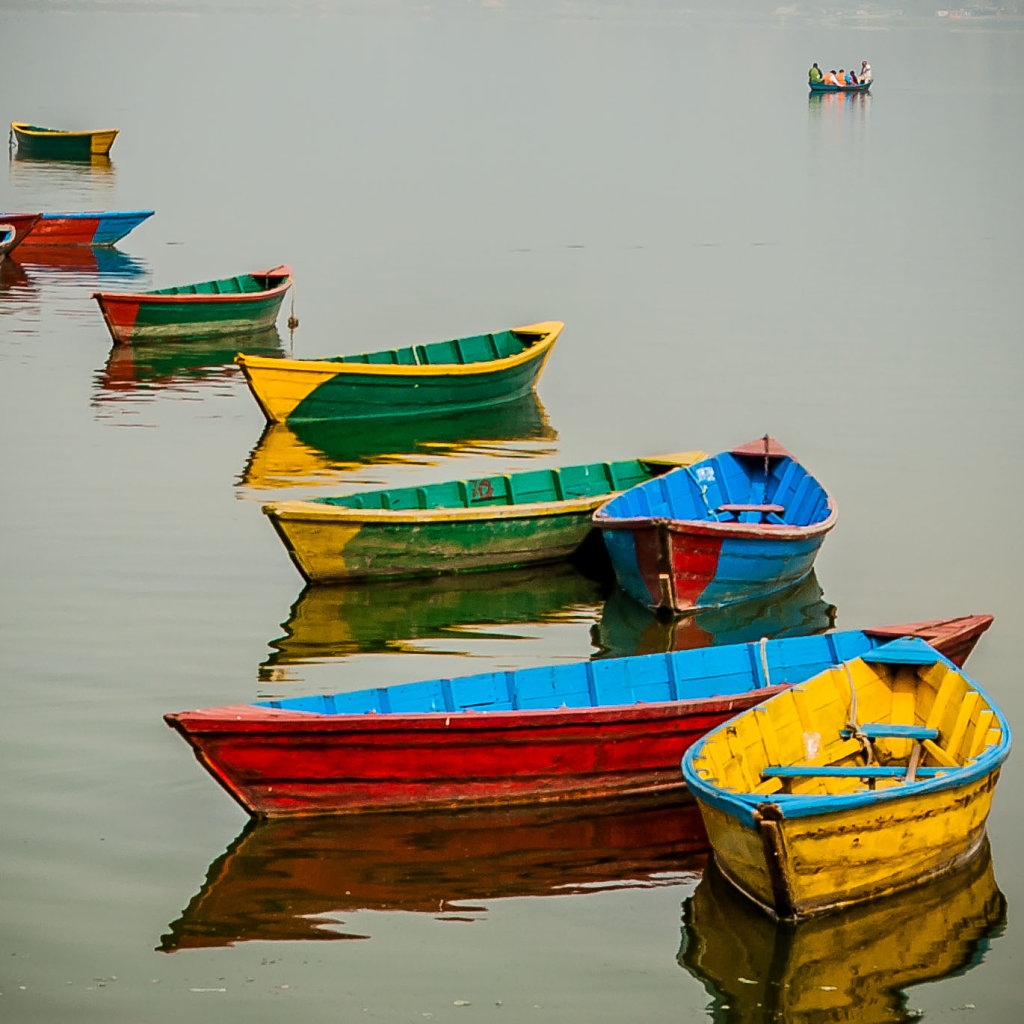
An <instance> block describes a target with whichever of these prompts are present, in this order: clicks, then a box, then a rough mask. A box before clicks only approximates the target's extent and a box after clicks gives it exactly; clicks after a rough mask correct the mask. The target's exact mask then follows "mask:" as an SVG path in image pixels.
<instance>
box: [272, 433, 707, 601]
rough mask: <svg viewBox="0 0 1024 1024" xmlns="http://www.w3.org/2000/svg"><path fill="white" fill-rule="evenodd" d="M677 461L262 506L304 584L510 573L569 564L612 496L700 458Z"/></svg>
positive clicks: (682, 455) (602, 465)
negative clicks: (597, 511) (548, 564)
mask: <svg viewBox="0 0 1024 1024" xmlns="http://www.w3.org/2000/svg"><path fill="white" fill-rule="evenodd" d="M704 457H705V456H704V453H703V452H698V451H690V452H679V453H675V454H671V455H659V456H656V457H651V458H645V459H627V460H622V461H618V462H592V463H586V464H583V465H576V466H563V467H561V468H554V469H538V470H526V471H523V472H518V473H509V474H506V475H503V476H486V477H479V478H477V479H470V480H451V481H446V482H444V483H436V484H427V485H426V486H423V487H395V488H384V489H381V490H373V491H361V492H359V493H355V494H344V495H339V496H336V497H324V498H313V499H310V500H309V501H283V502H272V503H270V504H268V505H264V506H263V511H264V513H265V514H266V515H267V516H268V518H269V519H270V521H271V523H273V525H274V528H275V529H276V530H277V532H278V535H279V536H280V537H281V540H282V541H283V542H284V546H285V547H286V548H287V550H288V554H289V555H290V556H291V559H292V561H293V562H294V563H295V566H296V568H297V569H298V570H299V572H300V573H302V575H303V576H304V577H305V578H306V579H307V580H309V581H310V582H311V583H340V582H349V581H353V580H366V579H401V578H403V577H413V576H438V575H442V574H444V573H453V572H475V571H480V570H486V569H513V568H516V567H518V566H522V565H532V564H536V563H538V562H554V561H558V560H560V559H563V558H569V557H570V556H572V555H573V554H574V553H575V552H576V551H577V550H578V549H579V548H580V546H581V545H582V544H583V542H584V541H585V540H586V539H587V537H588V536H589V535H590V532H591V530H592V529H593V524H592V522H591V517H592V515H593V512H594V509H596V508H597V507H598V506H600V505H602V504H603V503H604V502H606V501H607V500H608V499H609V498H610V497H611V496H612V495H614V494H617V493H618V492H620V491H623V490H625V489H626V488H627V487H633V486H634V485H636V484H638V483H642V482H643V481H645V480H649V479H650V478H651V477H653V476H657V475H659V474H661V473H664V472H667V471H668V470H670V469H674V468H676V467H678V466H688V465H690V464H692V463H694V462H697V461H699V460H700V459H702V458H704Z"/></svg>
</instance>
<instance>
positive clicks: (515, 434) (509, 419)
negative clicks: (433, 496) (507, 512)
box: [239, 349, 558, 489]
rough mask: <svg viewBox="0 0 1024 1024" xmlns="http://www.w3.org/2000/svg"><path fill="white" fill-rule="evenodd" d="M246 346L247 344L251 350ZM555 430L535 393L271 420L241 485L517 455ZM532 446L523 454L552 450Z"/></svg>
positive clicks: (286, 484) (291, 483) (286, 483)
mask: <svg viewBox="0 0 1024 1024" xmlns="http://www.w3.org/2000/svg"><path fill="white" fill-rule="evenodd" d="M247 351H248V349H247ZM557 437H558V434H557V433H556V432H555V430H554V429H553V428H552V427H551V425H550V424H549V423H548V418H547V414H546V413H545V411H544V407H543V406H542V405H541V403H540V400H539V399H538V398H537V396H536V395H535V394H532V393H531V394H529V395H525V396H524V397H523V398H521V399H519V400H518V401H515V402H509V403H508V404H506V405H499V406H495V407H494V408H492V409H482V410H478V411H475V412H466V413H459V414H457V415H448V416H444V417H436V418H431V417H425V418H422V419H420V418H411V419H402V420H392V421H390V422H389V421H387V420H366V421H361V420H345V421H332V420H315V421H309V422H297V423H290V424H287V425H286V424H283V423H274V424H269V425H268V426H267V428H266V429H265V430H264V431H263V435H262V436H261V437H260V439H259V442H258V443H257V445H256V447H255V448H254V449H253V450H252V453H251V454H250V456H249V461H248V462H247V463H246V466H245V469H244V470H243V471H242V475H241V477H240V479H239V483H241V484H243V485H245V486H247V487H253V488H268V489H272V488H281V487H293V486H295V485H296V484H301V483H310V482H314V483H315V482H318V479H317V478H324V477H328V478H330V479H331V481H332V482H336V480H337V474H338V472H339V471H350V470H353V469H364V468H366V465H367V464H368V463H382V464H387V463H404V464H424V463H428V462H431V461H434V460H436V459H437V458H438V457H442V456H454V455H488V454H500V455H508V454H510V453H511V454H517V453H518V452H519V448H518V447H517V443H521V442H537V441H543V442H547V441H553V440H555V439H556V438H557ZM552 451H553V449H552V448H551V447H550V446H549V445H544V446H542V447H537V446H536V444H533V445H532V446H531V447H529V448H528V449H526V450H523V451H522V454H523V455H524V456H525V455H528V456H531V457H532V456H539V455H547V454H551V452H552Z"/></svg>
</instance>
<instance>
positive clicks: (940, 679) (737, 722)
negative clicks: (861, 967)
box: [683, 638, 1010, 920]
mask: <svg viewBox="0 0 1024 1024" xmlns="http://www.w3.org/2000/svg"><path fill="white" fill-rule="evenodd" d="M1009 751H1010V729H1009V726H1008V724H1007V722H1006V719H1005V717H1004V715H1003V713H1002V712H1001V711H1000V710H999V708H998V707H997V706H996V705H995V704H994V703H993V702H992V701H991V700H990V699H989V698H988V697H987V696H986V694H985V693H984V692H983V691H982V690H981V688H980V687H978V685H977V684H976V683H975V682H974V681H973V680H971V679H970V678H969V677H968V676H967V675H966V674H965V673H964V672H962V671H961V670H960V669H958V668H957V667H956V666H955V665H954V664H953V663H952V662H951V661H948V660H947V659H946V658H944V657H943V656H942V655H941V654H939V653H938V652H937V651H936V650H935V649H934V648H932V647H931V646H929V645H928V644H927V643H925V642H924V641H923V640H920V639H916V638H915V639H910V638H904V639H902V640H895V641H893V642H892V643H889V644H885V645H884V646H882V647H879V648H876V649H875V650H873V651H870V652H869V653H867V654H865V655H864V656H863V657H862V658H857V659H855V660H853V661H849V662H845V663H843V664H840V665H838V666H837V667H836V668H833V669H829V670H828V671H825V672H823V673H821V674H820V675H817V676H815V677H813V678H812V679H810V680H808V681H807V682H805V683H803V684H801V685H799V686H795V687H792V688H791V689H789V690H787V691H785V692H784V693H781V694H779V695H778V696H776V697H773V698H771V699H769V700H767V701H765V702H764V703H763V704H761V705H760V706H758V707H755V708H752V709H751V710H749V711H747V712H744V713H743V714H741V715H738V716H737V717H735V718H732V719H730V720H729V721H728V722H726V723H724V724H723V725H721V726H719V727H718V728H717V729H715V730H714V731H713V732H711V733H709V734H708V735H707V736H705V737H704V738H703V739H702V740H701V741H699V742H698V743H695V744H694V745H693V746H691V747H690V749H689V750H688V751H687V753H686V756H685V757H684V759H683V776H684V778H685V780H686V783H687V785H688V786H689V788H690V791H691V792H692V793H693V795H694V796H695V797H696V799H697V801H698V803H699V805H700V809H701V814H702V816H703V818H704V823H705V826H706V828H707V831H708V839H709V840H710V843H711V847H712V850H713V851H714V856H715V861H716V863H717V864H718V866H719V868H720V869H721V871H722V873H723V874H724V875H725V877H726V878H728V879H729V880H730V881H731V882H732V883H733V884H734V885H735V886H736V887H737V888H738V889H739V890H740V891H741V892H743V893H745V894H746V895H747V896H748V897H750V899H752V900H753V901H754V902H755V903H757V904H758V905H760V906H761V907H762V908H764V909H765V910H766V911H768V913H770V914H772V915H773V916H775V917H777V918H779V919H782V920H794V919H798V918H803V917H809V916H811V915H814V914H818V913H823V912H826V911H832V910H837V909H839V908H841V907H844V906H847V905H850V904H854V903H859V902H861V901H863V900H869V899H873V898H876V897H879V896H885V895H887V894H889V893H893V892H898V891H900V890H903V889H907V888H909V887H911V886H913V885H916V884H917V883H919V882H923V881H925V880H926V879H929V878H933V877H936V876H939V875H942V874H945V873H946V872H949V871H952V870H954V869H956V868H957V867H959V866H960V865H962V864H965V863H967V862H968V861H969V860H971V858H972V857H974V856H975V855H976V854H977V852H978V850H979V849H980V848H981V845H982V843H983V842H984V839H985V824H986V821H987V819H988V813H989V809H990V807H991V803H992V794H993V790H994V789H995V785H996V781H997V779H998V777H999V770H1000V767H1001V766H1002V764H1003V762H1004V761H1005V760H1006V757H1007V755H1008V754H1009Z"/></svg>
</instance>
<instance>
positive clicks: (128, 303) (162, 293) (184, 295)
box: [92, 266, 292, 344]
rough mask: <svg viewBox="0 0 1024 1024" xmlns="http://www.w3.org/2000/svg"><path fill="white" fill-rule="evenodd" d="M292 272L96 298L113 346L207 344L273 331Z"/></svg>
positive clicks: (266, 272)
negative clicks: (167, 341) (177, 341)
mask: <svg viewBox="0 0 1024 1024" xmlns="http://www.w3.org/2000/svg"><path fill="white" fill-rule="evenodd" d="M291 286H292V272H291V268H290V267H286V266H279V267H273V268H272V269H270V270H256V271H253V272H252V273H251V274H239V275H238V276H236V277H224V278H219V279H217V280H213V281H201V282H199V283H197V284H182V285H176V286H175V287H173V288H159V289H157V290H155V291H148V292H121V293H119V292H93V294H92V297H93V298H94V299H95V300H96V301H97V303H99V307H100V310H101V312H102V313H103V319H104V320H105V321H106V324H107V328H108V329H109V331H110V334H111V336H112V337H113V339H114V341H115V342H118V343H120V344H131V343H132V342H133V341H138V340H152V339H153V338H207V337H211V336H213V335H218V334H238V333H241V332H248V331H258V330H262V329H264V328H267V327H272V326H273V325H274V323H275V321H276V320H277V314H278V312H279V311H280V309H281V302H282V301H283V300H284V296H285V292H287V291H288V289H289V288H291Z"/></svg>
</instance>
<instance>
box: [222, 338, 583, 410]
mask: <svg viewBox="0 0 1024 1024" xmlns="http://www.w3.org/2000/svg"><path fill="white" fill-rule="evenodd" d="M563 326H564V325H563V324H562V323H560V322H558V321H555V320H549V321H546V322H544V323H536V324H530V325H528V326H526V327H514V328H512V329H511V330H508V331H497V332H495V333H494V334H479V335H475V336H473V337H467V338H455V339H454V340H451V341H437V342H433V343H432V344H429V345H410V346H408V347H405V348H395V349H387V350H385V351H381V352H366V353H363V354H361V355H351V356H337V357H336V358H333V359H264V358H260V357H258V356H251V355H246V354H244V353H240V354H239V355H238V357H237V359H236V362H237V363H238V365H239V366H241V367H242V373H244V374H245V379H246V381H247V383H248V385H249V389H250V390H251V391H252V393H253V396H254V397H255V399H256V401H257V402H258V403H259V407H260V408H261V409H262V410H263V413H264V415H265V416H266V417H267V419H268V420H270V421H271V422H272V423H283V422H285V421H286V420H287V421H296V420H323V419H367V418H373V417H404V416H428V415H434V416H438V415H444V414H448V413H453V412H462V411H464V410H467V409H481V408H486V407H488V406H493V405H497V404H499V403H501V402H511V401H512V400H514V399H516V398H520V397H522V396H523V395H525V394H528V393H529V392H530V391H532V390H533V388H534V385H535V384H536V383H537V379H538V378H539V377H540V374H541V371H542V370H543V369H544V364H545V363H546V362H547V358H548V356H549V355H550V354H551V349H552V347H553V346H554V344H555V341H556V340H557V339H558V336H559V334H561V332H562V327H563Z"/></svg>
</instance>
